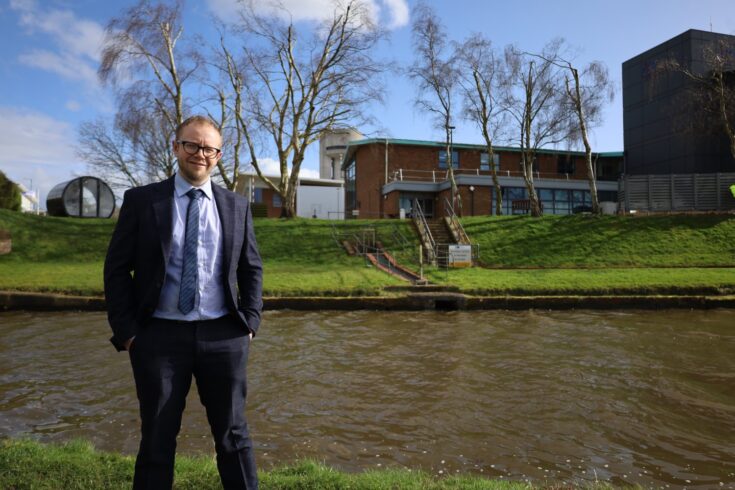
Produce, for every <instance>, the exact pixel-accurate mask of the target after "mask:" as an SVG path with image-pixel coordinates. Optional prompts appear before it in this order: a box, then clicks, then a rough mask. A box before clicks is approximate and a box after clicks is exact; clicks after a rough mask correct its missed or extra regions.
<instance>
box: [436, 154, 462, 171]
mask: <svg viewBox="0 0 735 490" xmlns="http://www.w3.org/2000/svg"><path fill="white" fill-rule="evenodd" d="M439 168H447V151H446V150H440V151H439ZM452 168H454V169H457V168H459V152H458V151H457V150H452Z"/></svg>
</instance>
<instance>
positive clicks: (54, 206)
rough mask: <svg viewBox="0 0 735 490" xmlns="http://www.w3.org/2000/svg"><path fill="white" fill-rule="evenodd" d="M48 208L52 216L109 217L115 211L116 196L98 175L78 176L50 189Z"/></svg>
mask: <svg viewBox="0 0 735 490" xmlns="http://www.w3.org/2000/svg"><path fill="white" fill-rule="evenodd" d="M46 209H47V210H48V214H50V215H51V216H72V217H78V218H109V217H110V216H112V213H114V212H115V196H114V194H113V193H112V190H111V189H110V187H109V186H108V185H107V184H106V183H104V182H103V181H102V180H100V179H98V178H97V177H77V178H76V179H72V180H69V181H66V182H62V183H60V184H57V185H56V186H55V187H54V188H53V189H51V190H50V191H49V193H48V196H47V197H46Z"/></svg>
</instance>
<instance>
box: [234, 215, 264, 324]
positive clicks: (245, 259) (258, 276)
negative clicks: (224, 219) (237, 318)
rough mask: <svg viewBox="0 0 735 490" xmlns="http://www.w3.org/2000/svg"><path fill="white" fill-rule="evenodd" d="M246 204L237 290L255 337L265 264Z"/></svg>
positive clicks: (261, 306) (261, 302)
mask: <svg viewBox="0 0 735 490" xmlns="http://www.w3.org/2000/svg"><path fill="white" fill-rule="evenodd" d="M244 203H245V204H244V205H245V207H246V208H245V227H244V228H245V230H244V234H245V236H244V239H243V244H242V250H241V252H240V259H239V261H238V264H237V288H238V291H239V296H240V301H239V302H238V310H239V311H240V313H242V315H243V316H244V317H245V321H246V322H247V325H248V329H249V330H250V332H252V334H253V336H255V335H256V333H257V332H258V327H259V326H260V313H261V311H262V310H263V263H262V261H261V259H260V253H259V252H258V244H257V243H256V241H255V231H254V229H253V217H252V215H251V213H250V205H249V203H248V202H247V201H246V200H244Z"/></svg>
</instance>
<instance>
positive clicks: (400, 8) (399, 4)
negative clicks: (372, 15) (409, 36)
mask: <svg viewBox="0 0 735 490" xmlns="http://www.w3.org/2000/svg"><path fill="white" fill-rule="evenodd" d="M382 1H383V5H384V6H385V7H387V9H388V12H390V16H391V20H390V23H389V24H388V27H390V28H391V29H395V28H398V27H403V26H405V25H407V24H408V20H409V14H408V3H406V0H382Z"/></svg>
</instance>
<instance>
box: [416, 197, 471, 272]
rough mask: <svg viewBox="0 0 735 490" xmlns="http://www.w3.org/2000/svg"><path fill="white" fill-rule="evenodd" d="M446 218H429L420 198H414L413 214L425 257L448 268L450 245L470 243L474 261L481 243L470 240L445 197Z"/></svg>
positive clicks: (427, 260) (434, 263)
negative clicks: (422, 207) (420, 202)
mask: <svg viewBox="0 0 735 490" xmlns="http://www.w3.org/2000/svg"><path fill="white" fill-rule="evenodd" d="M444 214H445V218H441V219H434V220H427V219H426V218H425V216H424V213H423V210H422V209H421V205H420V204H419V202H418V200H414V203H413V208H412V210H411V215H412V216H413V222H414V225H415V226H416V230H417V231H418V234H419V239H420V240H421V243H422V245H423V249H424V259H425V260H426V262H427V263H430V264H432V265H434V266H437V267H442V268H447V267H448V265H449V246H450V245H458V244H461V245H470V246H471V247H472V261H473V262H474V261H476V260H477V257H478V255H479V245H477V244H472V243H471V242H470V239H469V237H468V236H467V233H466V232H465V230H464V227H463V226H462V223H461V222H460V221H459V218H458V217H457V215H456V214H455V213H454V208H453V207H452V205H451V204H450V203H449V201H448V200H447V199H446V198H445V199H444Z"/></svg>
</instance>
